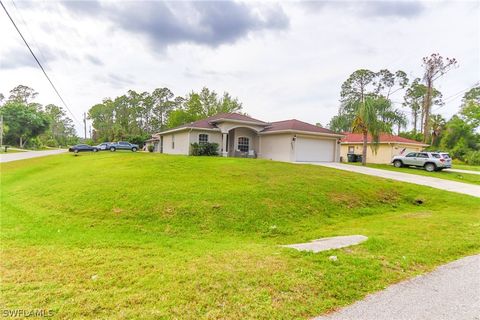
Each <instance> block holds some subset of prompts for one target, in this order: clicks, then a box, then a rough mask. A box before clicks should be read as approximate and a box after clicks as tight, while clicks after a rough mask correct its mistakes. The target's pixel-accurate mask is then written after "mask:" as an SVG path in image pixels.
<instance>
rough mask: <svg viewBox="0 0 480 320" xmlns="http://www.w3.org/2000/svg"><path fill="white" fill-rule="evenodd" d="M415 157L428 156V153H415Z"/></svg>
mask: <svg viewBox="0 0 480 320" xmlns="http://www.w3.org/2000/svg"><path fill="white" fill-rule="evenodd" d="M417 157H418V158H428V153H423V152H422V153H419V154H417Z"/></svg>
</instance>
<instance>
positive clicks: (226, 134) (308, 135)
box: [147, 113, 342, 162]
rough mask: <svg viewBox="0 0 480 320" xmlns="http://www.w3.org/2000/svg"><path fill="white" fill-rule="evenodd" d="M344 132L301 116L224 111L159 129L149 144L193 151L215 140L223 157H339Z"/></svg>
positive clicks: (170, 151) (290, 159) (181, 151)
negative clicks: (267, 117) (268, 118)
mask: <svg viewBox="0 0 480 320" xmlns="http://www.w3.org/2000/svg"><path fill="white" fill-rule="evenodd" d="M341 138H342V135H341V134H337V133H335V132H333V131H331V130H328V129H325V128H321V127H318V126H315V125H313V124H309V123H306V122H302V121H299V120H295V119H293V120H285V121H277V122H265V121H262V120H258V119H254V118H251V117H249V116H246V115H243V114H239V113H222V114H217V115H215V116H212V117H209V118H206V119H202V120H199V121H195V122H191V123H187V124H184V125H182V126H179V127H176V128H173V129H168V130H165V131H163V132H159V133H156V134H154V135H153V136H152V139H150V140H148V141H147V144H153V145H154V146H155V147H154V149H155V150H156V151H157V152H161V153H167V154H183V155H189V154H190V146H191V144H192V143H199V144H202V143H206V142H210V143H211V142H215V143H218V145H219V153H220V154H221V155H222V156H224V157H258V158H263V159H271V160H278V161H287V162H296V161H299V162H322V161H325V162H326V161H328V162H331V161H339V159H340V139H341Z"/></svg>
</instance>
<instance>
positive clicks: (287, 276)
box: [0, 152, 480, 319]
mask: <svg viewBox="0 0 480 320" xmlns="http://www.w3.org/2000/svg"><path fill="white" fill-rule="evenodd" d="M1 192H2V197H1V209H2V210H1V233H0V237H1V238H0V239H1V257H0V268H1V269H0V271H1V278H2V285H1V298H0V299H1V301H0V302H1V305H2V308H4V309H5V308H8V309H47V310H53V312H54V315H55V318H58V319H72V318H84V319H97V318H102V319H132V318H135V319H163V318H165V319H167V318H182V319H240V318H242V319H302V318H310V317H313V316H316V315H320V314H322V313H325V312H328V311H331V310H333V309H335V308H338V307H341V306H344V305H347V304H350V303H352V302H354V301H355V300H358V299H361V298H363V297H364V296H365V295H366V294H368V293H371V292H374V291H378V290H381V289H383V288H385V287H386V286H388V285H390V284H392V283H395V282H398V281H401V280H403V279H406V278H409V277H412V276H414V275H417V274H420V273H424V272H427V271H430V270H432V269H433V268H435V267H436V266H438V265H441V264H443V263H446V262H449V261H451V260H454V259H457V258H460V257H462V256H465V255H470V254H475V253H478V252H479V251H480V242H479V241H478V239H479V238H480V231H479V227H480V224H479V222H478V221H480V200H479V199H478V198H474V197H469V196H466V195H459V194H454V193H448V192H443V191H440V190H435V189H432V188H427V187H422V186H416V185H410V184H404V183H400V182H395V181H391V180H385V179H378V178H375V177H369V176H364V175H357V174H354V173H350V172H344V171H337V170H333V169H329V168H324V167H320V166H310V165H296V164H288V163H280V162H272V161H264V160H251V159H231V158H201V157H182V156H166V155H159V154H151V153H110V152H100V153H97V154H94V153H91V154H81V155H79V156H77V157H75V156H73V155H72V154H62V155H57V156H51V157H43V158H36V159H30V160H25V161H17V162H10V163H5V164H2V171H1ZM349 234H363V235H366V236H368V237H369V240H368V241H366V242H364V243H362V244H361V245H358V246H355V247H350V248H345V249H340V250H332V251H327V252H321V253H318V254H312V253H305V252H297V251H295V250H292V249H287V248H280V247H279V246H278V245H279V244H289V243H298V242H304V241H308V240H312V239H318V238H319V237H326V236H335V235H349ZM330 255H336V256H337V257H338V261H330V260H329V259H328V257H329V256H330Z"/></svg>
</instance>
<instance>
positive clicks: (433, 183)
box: [302, 162, 480, 197]
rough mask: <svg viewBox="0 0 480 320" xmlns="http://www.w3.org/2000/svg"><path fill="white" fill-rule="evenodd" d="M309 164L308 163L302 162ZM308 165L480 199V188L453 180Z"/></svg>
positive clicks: (332, 164) (334, 164)
mask: <svg viewBox="0 0 480 320" xmlns="http://www.w3.org/2000/svg"><path fill="white" fill-rule="evenodd" d="M302 163H307V162H302ZM308 164H313V165H319V166H324V167H329V168H333V169H339V170H345V171H351V172H356V173H361V174H367V175H371V176H376V177H381V178H386V179H392V180H397V181H402V182H409V183H414V184H419V185H423V186H428V187H432V188H436V189H441V190H445V191H451V192H457V193H463V194H467V195H470V196H474V197H480V186H479V185H474V184H468V183H462V182H456V181H451V180H445V179H440V178H433V177H426V176H420V175H416V174H410V173H403V172H396V171H389V170H382V169H374V168H369V167H362V166H352V165H349V164H344V163H338V162H308Z"/></svg>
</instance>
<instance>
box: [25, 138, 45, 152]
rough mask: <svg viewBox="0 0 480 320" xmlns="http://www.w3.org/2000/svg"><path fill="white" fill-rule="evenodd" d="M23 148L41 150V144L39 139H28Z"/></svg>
mask: <svg viewBox="0 0 480 320" xmlns="http://www.w3.org/2000/svg"><path fill="white" fill-rule="evenodd" d="M24 147H25V148H26V149H33V150H38V149H42V148H43V143H42V140H40V138H39V137H35V138H31V139H28V140H27V143H26V144H25V146H24Z"/></svg>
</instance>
